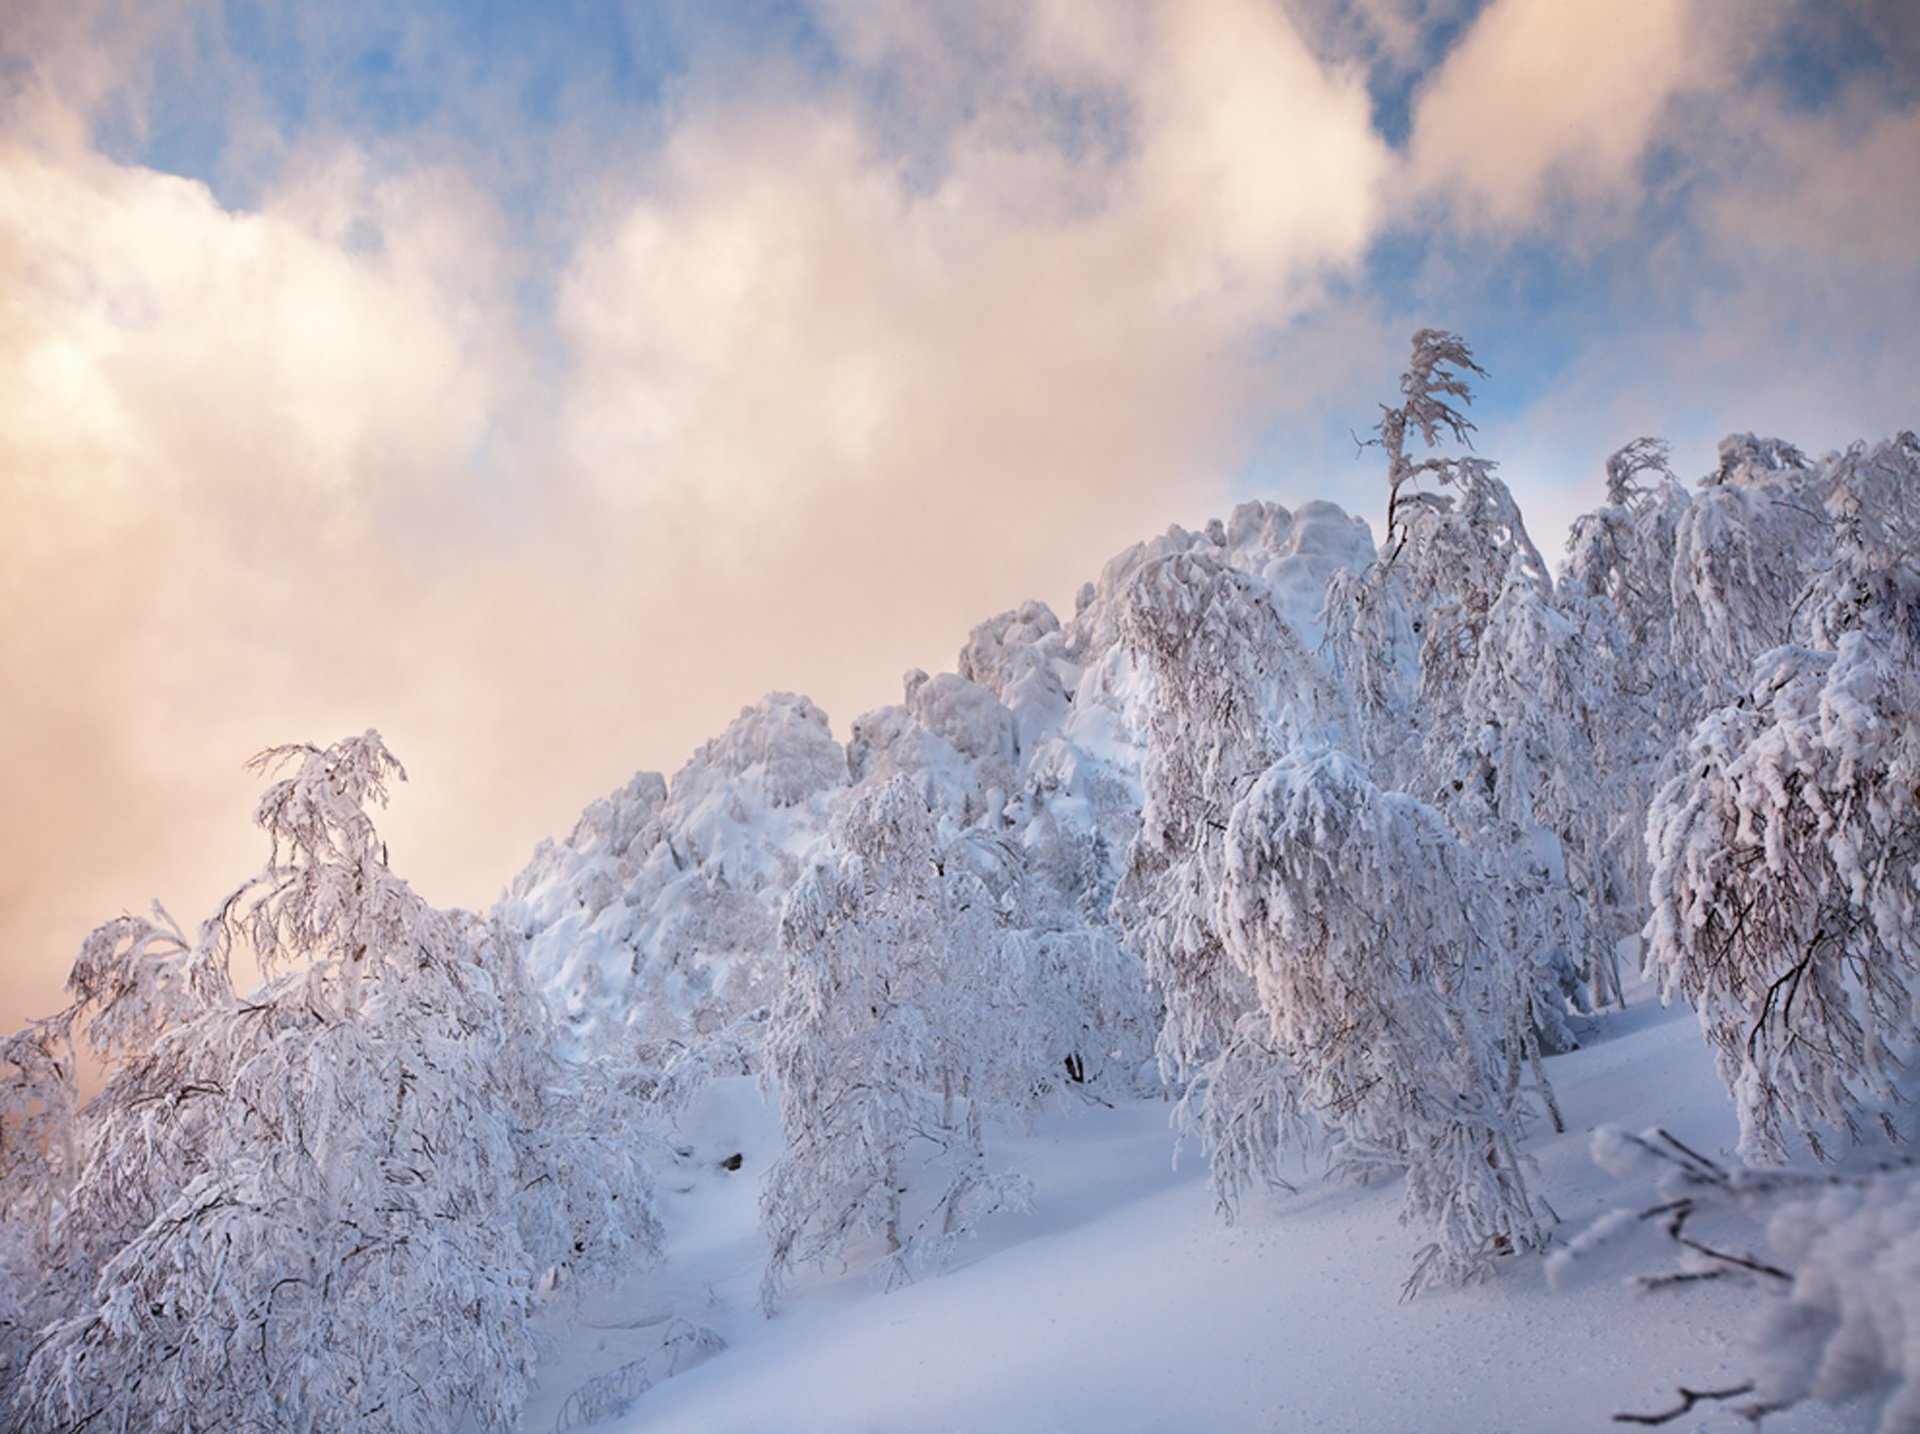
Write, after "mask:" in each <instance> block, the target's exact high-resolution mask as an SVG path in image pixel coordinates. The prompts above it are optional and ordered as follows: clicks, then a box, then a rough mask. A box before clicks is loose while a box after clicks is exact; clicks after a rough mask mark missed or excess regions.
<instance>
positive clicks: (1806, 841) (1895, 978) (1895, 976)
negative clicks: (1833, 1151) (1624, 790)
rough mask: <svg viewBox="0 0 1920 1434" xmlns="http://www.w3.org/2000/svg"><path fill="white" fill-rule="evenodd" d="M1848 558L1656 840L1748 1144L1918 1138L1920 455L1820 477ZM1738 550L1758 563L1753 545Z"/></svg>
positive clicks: (1654, 945)
mask: <svg viewBox="0 0 1920 1434" xmlns="http://www.w3.org/2000/svg"><path fill="white" fill-rule="evenodd" d="M1822 467H1823V476H1824V477H1825V478H1826V479H1828V480H1830V482H1831V484H1832V486H1833V497H1832V499H1831V503H1832V511H1833V514H1834V516H1835V517H1836V518H1837V519H1838V520H1839V521H1838V524H1837V529H1838V535H1839V551H1838V560H1837V561H1836V562H1835V563H1834V564H1833V565H1832V566H1831V567H1830V568H1829V569H1828V571H1827V572H1826V573H1825V574H1824V575H1823V576H1822V577H1821V578H1820V579H1819V581H1818V582H1817V583H1815V584H1814V585H1813V587H1812V589H1811V590H1810V592H1809V593H1808V595H1807V599H1806V601H1805V602H1803V603H1801V604H1799V606H1800V607H1801V608H1802V609H1803V612H1804V621H1805V622H1806V623H1807V624H1808V629H1809V634H1810V641H1811V642H1812V644H1813V645H1812V646H1791V645H1790V646H1782V647H1776V648H1775V649H1773V650H1772V651H1771V652H1768V653H1766V654H1764V655H1763V656H1761V657H1760V659H1759V660H1758V661H1757V662H1756V663H1755V665H1754V668H1753V672H1752V677H1751V679H1750V685H1749V688H1748V691H1747V693H1746V694H1745V695H1744V696H1742V697H1741V698H1739V699H1738V700H1736V701H1733V702H1730V703H1728V704H1727V705H1725V706H1723V707H1721V708H1719V709H1718V710H1716V711H1714V712H1712V713H1710V714H1709V715H1708V716H1707V717H1706V718H1705V719H1704V720H1703V721H1702V722H1701V723H1700V725H1699V726H1698V727H1697V728H1696V729H1695V731H1694V733H1693V736H1692V738H1691V740H1690V742H1689V743H1688V746H1687V749H1686V761H1685V764H1684V766H1683V767H1682V768H1681V770H1680V771H1679V773H1678V774H1677V775H1675V776H1674V777H1673V778H1672V780H1670V781H1669V782H1668V783H1667V784H1666V786H1665V787H1664V788H1663V789H1662V791H1661V792H1660V794H1659V797H1658V798H1657V800H1656V801H1655V803H1654V806H1653V810H1652V813H1651V815H1650V818H1649V822H1648V828H1647V842H1648V851H1649V858H1650V860H1651V862H1652V864H1653V874H1652V901H1653V917H1652V920H1651V922H1650V923H1649V927H1648V934H1649V938H1650V947H1649V955H1648V959H1649V964H1650V967H1651V969H1652V970H1653V971H1654V972H1655V973H1656V974H1657V975H1658V977H1659V979H1660V981H1661V984H1662V989H1663V991H1664V992H1665V993H1666V994H1667V995H1669V996H1671V995H1680V996H1684V997H1685V998H1686V999H1687V1000H1688V1001H1690V1002H1691V1003H1692V1004H1693V1006H1694V1008H1695V1010H1696V1011H1697V1012H1698V1013H1699V1016H1700V1021H1701V1025H1702V1027H1703V1028H1704V1030H1705V1032H1706V1035H1707V1038H1708V1040H1709V1042H1710V1043H1711V1044H1712V1046H1713V1049H1714V1053H1715V1056H1716V1059H1717V1061H1718V1063H1719V1067H1720V1074H1721V1076H1722V1078H1723V1079H1724V1080H1725V1081H1726V1083H1727V1086H1728V1088H1729V1090H1730V1091H1731V1092H1732V1093H1733V1095H1734V1098H1735V1101H1736V1103H1737V1105H1738V1108H1739V1114H1740V1124H1741V1150H1742V1153H1743V1154H1745V1155H1746V1156H1747V1157H1748V1158H1749V1159H1752V1160H1759V1161H1777V1160H1780V1159H1782V1158H1784V1156H1785V1154H1786V1137H1787V1133H1788V1132H1789V1131H1798V1132H1799V1134H1800V1135H1801V1136H1802V1137H1803V1138H1805V1139H1806V1140H1807V1141H1808V1143H1809V1144H1810V1145H1811V1146H1812V1148H1813V1149H1814V1150H1815V1152H1816V1153H1822V1152H1824V1151H1825V1149H1826V1142H1827V1141H1828V1140H1829V1139H1830V1138H1831V1136H1832V1135H1833V1134H1835V1133H1838V1134H1840V1135H1842V1136H1844V1137H1846V1138H1848V1139H1852V1138H1855V1137H1857V1136H1858V1135H1859V1134H1860V1133H1861V1131H1862V1128H1863V1126H1864V1125H1867V1124H1879V1125H1881V1126H1883V1127H1884V1128H1885V1129H1886V1130H1887V1132H1888V1133H1889V1134H1895V1133H1899V1134H1905V1133H1909V1132H1907V1131H1906V1130H1905V1127H1906V1126H1907V1124H1908V1121H1907V1119H1906V1117H1905V1114H1904V1112H1902V1111H1900V1110H1899V1109H1898V1108H1897V1107H1896V1101H1897V1099H1898V1096H1899V1094H1900V1092H1899V1090H1898V1087H1897V1084H1896V1081H1897V1077H1898V1076H1899V1074H1900V1072H1901V1070H1902V1069H1903V1067H1904V1066H1905V1065H1906V1064H1907V1062H1908V1060H1909V1058H1910V1056H1911V1054H1912V1051H1913V1047H1914V1032H1915V1028H1916V1023H1917V1022H1920V571H1917V569H1916V562H1917V561H1920V496H1917V495H1920V442H1917V441H1916V440H1915V439H1914V438H1913V436H1912V435H1911V434H1902V435H1901V436H1900V437H1899V438H1898V439H1895V440H1893V441H1892V442H1889V443H1883V444H1880V445H1877V446H1876V447H1875V448H1873V449H1871V450H1867V449H1863V448H1856V449H1854V450H1852V451H1851V452H1850V453H1848V454H1847V455H1845V456H1844V457H1842V458H1840V459H1838V460H1837V461H1835V462H1833V463H1831V464H1828V465H1823V466H1822ZM1735 547H1736V549H1737V550H1741V551H1746V552H1748V553H1749V554H1752V553H1754V552H1756V550H1757V547H1758V543H1757V540H1755V541H1753V542H1746V541H1743V542H1741V543H1739V544H1737V545H1735Z"/></svg>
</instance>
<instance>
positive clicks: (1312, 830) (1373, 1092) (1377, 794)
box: [1217, 748, 1542, 1289]
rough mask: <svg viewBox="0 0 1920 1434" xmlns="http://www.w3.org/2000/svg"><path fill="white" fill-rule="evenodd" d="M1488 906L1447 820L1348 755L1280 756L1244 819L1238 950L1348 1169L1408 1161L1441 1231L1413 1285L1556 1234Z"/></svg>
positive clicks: (1235, 932) (1234, 845)
mask: <svg viewBox="0 0 1920 1434" xmlns="http://www.w3.org/2000/svg"><path fill="white" fill-rule="evenodd" d="M1483 906H1484V901H1483V898H1482V896H1481V893H1480V883H1479V881H1478V879H1477V873H1476V871H1475V868H1474V863H1473V860H1472V858H1471V857H1470V856H1469V855H1468V853H1467V852H1466V851H1465V849H1464V848H1462V847H1461V845H1460V844H1459V842H1457V841H1456V840H1455V839H1454V837H1453V835H1452V834H1451V832H1449V830H1448V829H1447V825H1446V823H1445V822H1444V821H1443V820H1442V819H1441V818H1440V816H1439V815H1438V814H1437V813H1435V812H1434V811H1432V810H1431V809H1430V808H1427V807H1424V806H1422V805H1421V804H1420V803H1419V802H1417V801H1415V800H1413V799H1412V798H1411V797H1407V796H1404V795H1399V794H1394V793H1387V792H1382V791H1381V790H1380V789H1379V788H1378V787H1376V786H1374V785H1373V783H1372V782H1371V781H1369V780H1368V779H1367V776H1366V774H1365V772H1364V771H1363V770H1362V769H1361V768H1360V766H1359V765H1358V764H1357V763H1356V762H1355V761H1354V760H1353V759H1352V758H1350V757H1347V756H1345V755H1343V754H1341V753H1338V752H1334V751H1330V750H1326V749H1317V750H1316V749H1312V748H1303V749H1301V750H1299V751H1296V752H1294V753H1291V754H1289V755H1288V756H1287V757H1286V758H1284V759H1282V760H1281V761H1279V762H1277V763H1276V764H1275V765H1274V766H1273V767H1271V768H1270V769H1268V771H1267V772H1266V773H1265V774H1264V775H1263V776H1262V777H1261V778H1260V780H1259V782H1258V784H1257V785H1256V786H1255V787H1254V789H1253V791H1252V792H1251V793H1249V795H1248V796H1247V799H1246V800H1245V801H1243V802H1241V803H1240V804H1239V805H1238V806H1237V807H1236V808H1235V809H1234V812H1233V818H1232V821H1231V823H1230V824H1229V826H1228V830H1227V833H1226V841H1225V871H1224V873H1223V880H1222V882H1221V885H1220V890H1219V897H1218V917H1217V920H1218V925H1219V929H1220V932H1221V935H1222V938H1223V941H1224V944H1225V945H1226V948H1227V950H1228V952H1229V953H1230V954H1231V956H1232V958H1233V960H1234V962H1235V964H1236V965H1237V966H1238V967H1239V968H1240V969H1241V970H1243V971H1244V972H1245V973H1246V974H1247V975H1248V976H1249V977H1250V978H1251V980H1252V982H1253V984H1254V987H1255V989H1256V991H1257V993H1258V999H1259V1010H1260V1013H1261V1015H1262V1017H1263V1018H1264V1020H1265V1022H1266V1025H1267V1028H1268V1032H1269V1036H1270V1039H1271V1041H1272V1042H1273V1044H1274V1045H1275V1046H1276V1047H1277V1048H1278V1049H1279V1050H1280V1052H1282V1053H1283V1055H1284V1056H1285V1058H1286V1060H1287V1061H1288V1062H1289V1064H1290V1066H1291V1068H1292V1070H1293V1071H1294V1072H1295V1073H1296V1078H1297V1079H1298V1081H1299V1083H1300V1087H1301V1091H1302V1095H1303V1098H1304V1100H1305V1102H1306V1103H1307V1104H1308V1105H1309V1106H1310V1107H1311V1109H1312V1110H1313V1111H1314V1112H1315V1115H1316V1117H1317V1119H1318V1122H1319V1124H1320V1126H1321V1128H1322V1130H1323V1132H1324V1138H1325V1140H1326V1144H1327V1147H1328V1150H1329V1153H1330V1155H1331V1157H1332V1159H1333V1163H1334V1166H1335V1169H1336V1170H1338V1171H1339V1172H1341V1173H1343V1174H1346V1175H1349V1176H1352V1177H1355V1178H1359V1179H1366V1178H1369V1177H1372V1176H1377V1175H1401V1174H1404V1175H1405V1177H1406V1199H1405V1205H1404V1218H1406V1219H1407V1220H1409V1221H1411V1222H1414V1223H1418V1224H1421V1225H1423V1226H1426V1227H1428V1228H1431V1229H1432V1230H1433V1232H1434V1234H1435V1242H1434V1244H1433V1245H1432V1246H1431V1247H1430V1248H1429V1249H1428V1251H1427V1252H1425V1254H1423V1256H1422V1258H1421V1260H1420V1261H1419V1263H1418V1264H1417V1265H1416V1267H1415V1271H1414V1274H1413V1277H1412V1279H1411V1280H1410V1281H1409V1289H1417V1288H1419V1287H1421V1286H1422V1285H1425V1284H1428V1283H1433V1282H1441V1281H1458V1280H1462V1279H1468V1278H1472V1277H1475V1276H1477V1275H1479V1274H1482V1273H1484V1272H1485V1271H1486V1269H1487V1268H1488V1266H1489V1263H1490V1262H1491V1260H1492V1259H1493V1258H1494V1257H1495V1256H1496V1255H1501V1254H1511V1253H1513V1252H1514V1251H1516V1250H1521V1249H1534V1248H1538V1247H1539V1245H1540V1244H1541V1240H1542V1237H1541V1232H1540V1228H1539V1225H1538V1223H1537V1220H1536V1218H1535V1214H1534V1210H1533V1207H1532V1203H1531V1200H1530V1198H1529V1196H1528V1193H1527V1185H1526V1180H1525V1178H1524V1176H1523V1174H1522V1172H1521V1168H1520V1157H1519V1154H1518V1152H1517V1151H1516V1149H1515V1134H1514V1123H1513V1122H1514V1117H1515V1116H1516V1115H1517V1114H1518V1113H1519V1108H1520V1102H1519V1100H1518V1098H1517V1092H1516V1090H1515V1088H1514V1079H1515V1076H1516V1075H1517V1071H1516V1070H1515V1068H1514V1065H1513V1062H1512V1060H1511V1057H1510V1054H1509V1053H1510V1051H1511V1048H1512V1043H1513V1042H1514V1041H1515V1040H1516V1039H1519V1038H1520V1032H1518V1031H1516V1030H1515V1029H1514V1027H1515V1024H1516V1023H1515V1020H1514V1017H1515V1015H1516V1010H1515V1007H1514V1005H1513V1002H1512V1001H1511V999H1510V997H1509V995H1508V993H1506V992H1504V991H1502V990H1501V989H1500V985H1501V977H1502V969H1501V965H1502V963H1501V962H1500V960H1499V953H1498V949H1497V943H1498V941H1499V940H1500V939H1501V938H1502V937H1503V936H1504V934H1505V933H1502V932H1499V931H1497V930H1496V931H1494V932H1492V933H1489V932H1488V931H1487V930H1486V929H1485V915H1484V911H1483ZM1490 937H1491V939H1490ZM1517 1014H1519V1015H1520V1017H1521V1019H1522V1020H1524V1014H1525V1013H1524V1008H1522V1009H1521V1010H1520V1011H1519V1012H1518V1013H1517Z"/></svg>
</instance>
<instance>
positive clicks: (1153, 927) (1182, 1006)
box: [1113, 552, 1334, 1214]
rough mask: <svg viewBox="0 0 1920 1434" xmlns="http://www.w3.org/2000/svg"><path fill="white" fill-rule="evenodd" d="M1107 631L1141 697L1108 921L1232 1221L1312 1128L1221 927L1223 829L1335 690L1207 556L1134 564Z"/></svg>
mask: <svg viewBox="0 0 1920 1434" xmlns="http://www.w3.org/2000/svg"><path fill="white" fill-rule="evenodd" d="M1120 638H1121V641H1122V643H1124V644H1125V647H1126V650H1127V652H1128V653H1129V655H1130V656H1131V657H1132V658H1133V660H1134V661H1135V662H1136V663H1137V664H1139V666H1140V668H1141V670H1142V671H1144V672H1145V673H1146V674H1147V675H1148V677H1149V678H1150V680H1151V681H1152V683H1153V701H1152V704H1151V707H1150V717H1149V721H1148V726H1147V732H1146V737H1147V741H1146V751H1145V753H1144V758H1143V761H1142V765H1141V786H1142V788H1143V789H1144V795H1145V801H1144V803H1143V805H1142V808H1141V813H1140V830H1139V832H1138V834H1137V835H1136V836H1135V837H1134V840H1133V842H1132V843H1131V844H1130V846H1129V847H1128V850H1127V860H1126V870H1125V873H1124V874H1123V876H1122V878H1121V881H1120V886H1119V889H1118V891H1117V892H1116V894H1115V897H1114V903H1113V915H1114V921H1115V924H1116V925H1118V926H1119V927H1120V929H1121V930H1122V931H1123V932H1124V933H1125V939H1126V940H1127V942H1128V943H1129V944H1131V945H1132V946H1133V948H1134V949H1135V950H1137V951H1138V952H1139V953H1140V956H1141V959H1142V960H1143V961H1144V962H1145V964H1146V968H1147V973H1148V975H1149V976H1150V977H1151V978H1152V979H1153V981H1154V982H1155V984H1156V985H1158V986H1159V988H1160V993H1161V998H1162V1001H1163V1002H1164V1005H1165V1014H1164V1016H1163V1018H1162V1022H1161V1028H1160V1037H1159V1040H1158V1043H1157V1047H1156V1049H1157V1053H1158V1056H1159V1061H1160V1073H1161V1076H1162V1078H1163V1079H1164V1080H1165V1081H1166V1082H1167V1083H1168V1084H1169V1085H1170V1086H1171V1087H1172V1088H1173V1089H1174V1090H1175V1091H1176V1092H1177V1094H1178V1104H1177V1105H1176V1106H1175V1109H1174V1121H1175V1125H1176V1127H1177V1128H1178V1129H1179V1130H1180V1132H1181V1134H1182V1136H1188V1135H1193V1136H1197V1137H1198V1138H1199V1140H1200V1145H1201V1149H1202V1151H1203V1153H1204V1154H1205V1156H1206V1159H1207V1162H1208V1167H1209V1171H1210V1174H1211V1179H1212V1185H1213V1190H1214V1194H1215V1197H1216V1199H1217V1200H1218V1202H1219V1205H1220V1208H1221V1210H1222V1212H1223V1213H1227V1214H1231V1213H1232V1210H1233V1208H1234V1205H1235V1202H1236V1201H1237V1200H1238V1198H1239V1195H1240V1193H1241V1192H1242V1191H1243V1190H1245V1189H1248V1188H1251V1187H1254V1186H1257V1185H1261V1184H1265V1185H1285V1184H1286V1183H1287V1182H1286V1180H1285V1179H1284V1177H1283V1176H1282V1175H1281V1173H1280V1172H1281V1168H1282V1163H1281V1162H1282V1154H1283V1151H1285V1150H1286V1149H1287V1147H1289V1146H1290V1145H1291V1146H1299V1145H1302V1144H1304V1143H1306V1142H1307V1141H1308V1140H1309V1139H1310V1134H1311V1122H1310V1120H1309V1118H1308V1115H1307V1112H1306V1110H1305V1108H1304V1106H1303V1105H1302V1103H1301V1100H1300V1092H1299V1082H1298V1078H1297V1076H1296V1074H1295V1072H1294V1071H1293V1070H1292V1068H1291V1066H1290V1065H1289V1063H1288V1061H1287V1059H1286V1057H1285V1055H1284V1054H1283V1053H1282V1052H1281V1051H1280V1050H1279V1049H1278V1048H1277V1047H1276V1046H1275V1044H1274V1041H1273V1038H1272V1033H1271V1030H1270V1028H1269V1023H1268V1021H1267V1020H1266V1018H1265V1017H1264V1016H1263V1015H1262V1014H1261V1011H1260V1009H1259V1002H1258V999H1257V995H1256V992H1255V989H1254V985H1253V982H1252V979H1251V978H1250V976H1249V974H1248V972H1247V971H1246V970H1245V969H1244V967H1243V966H1242V965H1241V964H1240V963H1237V962H1236V961H1235V960H1234V959H1233V957H1232V955H1231V954H1230V953H1229V951H1228V949H1227V946H1226V944H1225V942H1224V941H1223V940H1222V937H1221V933H1220V931H1219V927H1218V923H1217V920H1216V903H1217V900H1218V896H1219V891H1220V884H1221V881H1222V878H1223V873H1224V870H1225V862H1226V853H1225V840H1226V833H1227V822H1228V818H1229V817H1230V816H1231V814H1232V812H1233V809H1234V806H1235V804H1236V803H1237V802H1239V801H1240V800H1241V798H1242V797H1243V796H1245V794H1246V792H1247V791H1248V789H1249V788H1250V787H1251V786H1252V785H1253V783H1254V781H1255V780H1256V779H1257V778H1258V777H1259V775H1260V773H1261V772H1263V771H1264V770H1266V768H1267V767H1268V766H1269V765H1270V764H1271V763H1273V762H1274V761H1275V760H1276V759H1277V758H1278V757H1279V756H1280V754H1281V753H1282V752H1283V751H1284V750H1285V749H1286V748H1287V747H1288V746H1290V745H1292V744H1293V743H1294V742H1297V741H1302V740H1309V739H1313V738H1319V737H1323V736H1324V735H1325V733H1324V732H1323V731H1322V728H1323V726H1324V725H1326V724H1329V722H1330V720H1331V719H1330V717H1329V713H1330V711H1331V710H1332V708H1333V706H1334V703H1333V697H1332V694H1331V693H1330V692H1329V691H1328V689H1327V686H1326V683H1325V681H1324V677H1323V675H1322V674H1321V671H1320V667H1319V664H1318V663H1317V662H1316V661H1315V659H1314V657H1313V655H1312V654H1311V653H1310V652H1308V651H1307V650H1306V648H1305V646H1304V645H1303V644H1302V643H1301V641H1300V638H1299V637H1298V635H1297V634H1295V632H1294V631H1293V628H1292V627H1291V626H1290V625H1289V624H1288V622H1287V620H1286V618H1285V617H1283V616H1282V615H1281V613H1280V612H1279V610H1278V609H1277V608H1276V607H1275V606H1274V603H1273V598H1272V594H1271V593H1270V592H1269V591H1267V590H1266V588H1265V586H1264V585H1263V584H1262V583H1261V582H1260V581H1259V580H1258V579H1257V578H1254V577H1252V576H1251V575H1249V574H1247V573H1245V572H1242V571H1241V570H1240V569H1238V568H1235V567H1233V566H1232V565H1231V564H1229V563H1227V562H1225V561H1224V560H1222V559H1220V558H1218V557H1215V556H1212V555H1211V554H1207V553H1202V552H1191V553H1178V554H1174V555H1172V556H1169V557H1165V558H1160V559H1158V560H1156V561H1154V562H1152V563H1149V564H1147V565H1146V566H1145V567H1143V568H1142V569H1141V570H1140V572H1139V573H1138V574H1137V575H1136V576H1135V577H1134V579H1133V581H1132V583H1131V584H1130V585H1129V587H1128V588H1127V589H1126V592H1125V597H1124V600H1123V605H1122V608H1121V616H1120Z"/></svg>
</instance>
